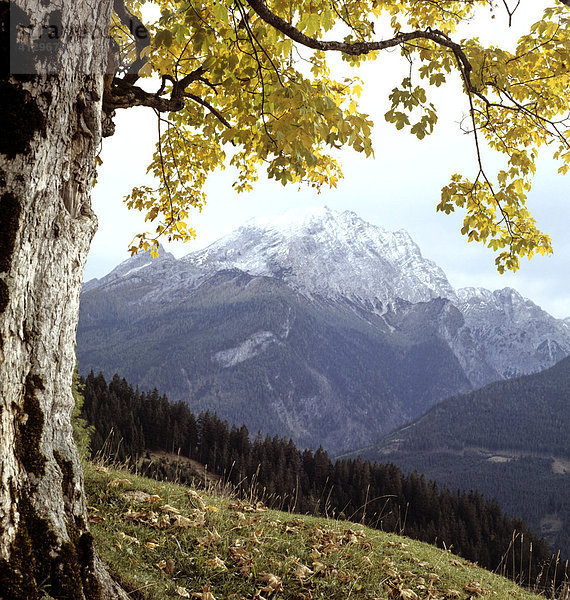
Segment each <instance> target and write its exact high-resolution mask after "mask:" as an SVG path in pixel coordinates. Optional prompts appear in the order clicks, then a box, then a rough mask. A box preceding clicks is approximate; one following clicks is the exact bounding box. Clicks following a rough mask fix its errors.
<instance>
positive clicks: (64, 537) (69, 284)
mask: <svg viewBox="0 0 570 600" xmlns="http://www.w3.org/2000/svg"><path fill="white" fill-rule="evenodd" d="M15 4H16V5H18V6H13V7H12V17H13V18H15V17H17V19H18V22H25V21H26V20H27V21H28V24H29V25H31V26H32V28H33V29H30V30H29V31H31V32H32V36H31V37H32V38H35V39H37V38H39V37H40V36H41V40H43V41H44V42H46V41H47V42H49V43H51V41H52V40H55V42H53V44H54V45H52V46H51V47H50V49H49V52H50V54H49V55H46V54H45V52H44V54H43V55H42V54H40V53H36V54H34V53H29V54H27V55H26V57H27V58H26V57H25V60H24V63H22V64H16V65H14V64H12V73H14V72H16V73H19V74H16V75H12V76H10V75H9V74H7V73H6V72H3V73H2V77H1V79H0V86H1V89H0V109H1V113H2V116H1V117H0V119H1V123H0V136H1V137H0V236H1V237H0V599H3V600H8V599H24V598H25V599H34V598H42V597H45V596H49V597H52V598H73V599H83V598H118V597H126V596H125V595H124V594H123V593H122V592H121V590H120V589H119V588H118V587H117V586H116V585H114V584H113V583H112V582H111V580H110V578H109V576H108V575H107V574H106V572H105V570H104V569H103V568H102V566H101V564H100V562H99V561H98V559H97V558H96V556H95V553H94V549H93V540H92V537H91V534H90V533H89V528H88V523H87V511H86V503H85V497H84V492H83V475H82V471H81V466H80V462H79V457H78V453H77V450H76V448H75V444H74V442H73V438H72V431H71V424H70V416H71V411H72V407H73V397H72V394H71V381H72V372H73V367H74V363H75V329H76V325H77V318H78V306H79V293H80V290H81V282H82V278H83V270H84V265H85V261H86V257H87V252H88V249H89V245H90V242H91V239H92V237H93V234H94V232H95V229H96V218H95V215H94V214H93V212H92V210H91V205H90V191H91V188H92V186H93V182H94V179H95V164H96V162H95V159H96V154H97V152H98V150H99V147H100V143H101V123H102V118H101V102H102V95H103V75H104V72H105V67H106V63H107V56H108V46H109V39H108V35H106V32H107V31H108V27H109V23H110V18H111V11H112V0H82V1H81V2H77V1H76V0H56V1H53V0H50V1H49V2H46V1H44V0H18V2H16V3H15ZM0 6H1V10H2V20H3V21H4V23H5V22H6V19H7V17H8V4H7V3H6V2H2V3H1V4H0ZM12 25H14V23H12ZM79 26H80V27H79ZM46 31H47V32H48V34H49V35H48V36H47V37H46V35H45V32H46ZM12 34H14V27H12ZM22 39H24V43H27V44H28V45H29V39H28V41H27V42H26V39H25V38H22ZM13 41H14V40H13ZM3 42H4V43H3V44H2V46H3V47H2V48H1V49H0V51H1V53H2V55H4V56H5V52H6V45H5V42H6V40H3ZM26 61H27V62H26ZM38 61H43V63H41V64H39V62H38ZM30 68H32V69H31V70H29V69H30ZM34 70H35V74H34ZM22 73H24V74H22ZM25 73H27V74H25Z"/></svg>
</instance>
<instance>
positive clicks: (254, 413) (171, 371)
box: [77, 208, 570, 453]
mask: <svg viewBox="0 0 570 600" xmlns="http://www.w3.org/2000/svg"><path fill="white" fill-rule="evenodd" d="M77 340H78V358H79V364H80V369H81V371H82V372H86V371H89V370H90V369H94V370H96V371H99V370H102V371H103V372H104V373H105V375H107V376H111V375H112V374H114V373H115V372H118V373H119V374H121V375H122V376H124V377H125V378H127V379H128V380H129V381H131V382H133V383H135V384H138V385H140V386H141V387H142V388H149V387H150V388H152V387H155V386H156V387H157V388H158V389H159V390H160V391H161V392H165V393H166V394H167V395H168V396H169V398H170V399H171V400H182V401H185V402H187V403H188V404H190V406H191V407H192V408H193V409H194V410H202V409H212V410H216V412H218V414H220V415H221V416H223V417H224V418H226V419H228V420H229V421H230V422H233V423H237V424H242V423H245V424H246V425H247V426H248V428H249V430H250V431H253V432H256V431H257V430H261V431H262V432H264V433H270V434H278V435H284V436H290V437H292V438H293V439H294V441H295V442H296V443H297V444H298V445H300V446H309V447H313V448H315V447H317V446H318V445H319V444H322V445H323V446H324V447H325V448H326V449H328V450H329V451H331V452H333V453H335V452H339V451H342V450H348V449H354V448H357V447H361V446H363V445H365V444H367V443H370V442H373V441H375V440H376V439H378V438H379V436H380V435H382V434H384V433H387V432H389V431H390V430H392V429H393V428H395V427H397V426H398V425H401V424H402V423H403V422H406V421H409V420H410V419H413V418H415V417H417V416H418V415H420V414H421V413H422V412H424V411H425V410H426V409H428V408H429V407H430V406H432V405H433V404H435V403H437V402H439V401H440V400H442V399H444V398H446V397H448V396H450V395H453V394H457V393H462V392H467V391H469V390H471V389H474V388H476V387H480V386H481V385H484V384H486V383H489V382H491V381H496V380H499V379H503V378H505V377H509V376H512V375H514V374H520V373H530V372H534V371H538V370H540V369H541V368H544V367H546V366H550V365H552V364H554V363H555V362H556V360H558V359H559V358H561V357H562V356H565V355H567V354H569V353H570V326H569V324H568V322H567V321H562V320H557V319H554V318H553V317H552V316H550V315H548V314H547V313H545V312H544V311H542V310H541V309H540V308H539V307H538V306H536V305H534V304H533V303H532V302H530V301H529V300H525V299H523V298H522V297H521V296H519V295H518V294H517V292H515V291H514V290H510V289H505V290H501V291H499V292H489V291H487V290H481V289H477V290H475V289H465V290H458V291H455V290H454V289H453V287H452V286H451V285H450V283H449V282H448V280H447V278H446V276H445V273H444V272H443V271H442V270H441V269H440V268H439V267H438V266H437V265H435V264H434V263H433V262H431V261H429V260H427V259H425V258H424V257H423V256H422V254H421V252H420V250H419V248H418V246H417V245H416V244H415V243H414V242H413V240H412V239H411V238H410V236H409V235H408V234H407V233H406V232H404V231H398V232H388V231H385V230H383V229H381V228H379V227H376V226H373V225H370V224H369V223H366V222H365V221H363V220H362V219H360V218H359V217H358V216H357V215H355V214H354V213H352V212H348V211H347V212H344V213H338V212H334V211H331V210H329V209H326V208H323V209H319V210H313V211H309V212H307V213H305V214H302V215H298V214H294V213H289V214H286V215H284V216H283V217H280V218H278V219H275V220H255V221H251V222H249V223H246V224H245V225H244V226H242V227H240V228H239V229H237V230H236V231H234V232H233V233H231V234H229V235H227V236H225V237H223V238H221V239H220V240H218V241H217V242H215V243H214V244H212V245H210V246H209V247H207V248H206V249H204V250H200V251H198V252H193V253H191V254H189V255H187V256H186V257H184V258H182V259H179V260H177V259H175V258H174V257H173V256H172V255H170V254H168V253H166V252H164V251H161V252H160V257H159V258H158V259H154V260H153V259H151V258H150V257H148V256H146V255H141V256H138V257H135V258H132V259H129V260H127V261H125V262H124V263H122V264H121V265H119V266H118V267H117V268H116V269H115V270H113V271H112V272H111V273H110V274H109V275H107V276H106V277H104V278H102V279H101V280H92V281H90V282H87V283H86V284H85V286H84V291H83V295H82V302H81V311H80V322H79V328H78V337H77Z"/></svg>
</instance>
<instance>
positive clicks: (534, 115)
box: [107, 0, 570, 272]
mask: <svg viewBox="0 0 570 600" xmlns="http://www.w3.org/2000/svg"><path fill="white" fill-rule="evenodd" d="M495 4H496V3H495V2H492V1H490V0H472V1H468V2H466V1H455V2H453V1H439V2H419V1H417V0H407V1H404V2H392V1H378V0H367V1H364V2H361V1H355V0H353V1H347V2H343V3H342V4H337V3H335V2H328V1H327V2H324V1H315V0H311V1H305V2H296V3H294V4H293V3H290V2H285V1H283V0H279V1H274V2H272V3H267V4H266V3H264V2H262V1H261V0H243V1H242V0H238V1H233V0H220V1H216V2H211V1H210V0H203V1H200V2H189V1H183V2H173V1H165V2H160V7H161V16H160V19H158V21H157V22H156V23H154V24H153V25H151V26H150V27H149V30H148V32H149V34H150V35H149V37H148V39H147V40H146V43H139V44H133V43H132V39H131V38H132V36H125V26H126V24H127V22H129V23H131V22H132V20H131V19H132V15H130V16H128V15H127V12H128V11H127V12H125V14H124V15H123V18H122V19H118V20H117V22H116V24H115V25H116V29H115V30H116V32H117V39H118V41H119V44H120V45H121V46H122V48H123V50H124V51H123V61H124V64H125V65H129V64H133V63H135V62H136V61H138V63H139V64H137V69H139V67H140V69H139V70H138V76H148V77H152V76H159V77H160V78H161V81H162V85H161V86H160V89H159V90H158V92H157V93H155V94H151V93H147V92H143V91H142V90H141V89H140V88H138V87H137V86H136V85H134V82H135V81H136V78H137V75H135V76H134V77H133V76H132V74H131V75H128V74H127V75H126V76H125V77H124V78H123V79H121V78H116V79H115V80H114V83H113V84H112V85H111V86H110V88H109V93H108V96H107V107H108V108H119V107H127V106H133V105H146V106H151V107H152V108H153V109H154V110H155V111H156V112H157V115H159V119H160V124H159V129H160V132H161V134H160V143H159V145H158V147H157V151H156V153H155V155H154V159H153V161H152V163H151V165H150V167H149V169H150V170H151V171H152V173H153V174H154V175H156V176H157V178H158V179H159V180H160V181H161V185H160V187H159V188H158V189H151V188H150V187H148V186H141V187H138V188H135V189H134V190H133V191H132V193H131V194H130V196H129V197H128V199H127V204H128V206H129V207H131V208H135V209H138V210H141V211H144V212H145V213H146V216H147V219H148V220H151V221H152V220H155V219H157V218H159V224H158V226H157V228H156V231H155V232H153V234H140V235H139V236H138V237H137V239H136V240H135V243H134V245H133V246H132V248H131V251H132V252H135V251H137V250H138V249H139V248H143V249H145V250H148V249H149V248H152V246H153V244H154V245H156V244H157V241H156V238H157V236H160V235H166V236H168V237H169V238H171V239H180V240H187V239H188V238H189V237H191V236H192V235H193V233H194V232H193V230H192V229H191V227H190V225H189V210H188V209H189V207H190V206H195V207H201V206H203V204H204V202H205V196H204V192H203V185H204V183H205V180H206V177H207V175H208V174H209V173H211V172H212V171H213V170H215V169H216V168H218V167H222V166H223V165H224V163H225V161H226V159H227V158H228V157H229V162H230V164H232V165H233V166H235V167H236V168H237V169H238V173H239V175H238V178H237V181H236V183H235V187H236V189H237V190H238V191H244V190H249V189H251V186H252V184H253V182H254V181H255V180H256V178H257V177H258V173H259V171H260V169H262V170H265V171H266V173H267V175H268V176H269V177H270V178H273V179H276V180H277V181H280V182H282V183H283V184H286V183H291V182H293V183H297V182H307V183H308V184H309V185H312V186H314V187H317V188H320V187H321V186H324V185H328V186H333V187H334V186H335V185H336V184H337V182H338V179H339V178H340V177H341V168H340V165H339V164H338V162H337V160H336V159H335V153H334V150H335V149H336V148H339V147H341V146H348V147H351V148H353V149H354V150H356V151H358V152H362V153H364V154H366V155H367V156H370V155H372V153H373V149H372V144H371V138H370V136H371V131H372V125H373V124H372V121H371V119H370V117H369V116H368V115H366V114H363V113H361V112H360V111H359V108H358V97H359V96H360V94H361V92H362V89H363V86H364V82H363V81H362V80H361V79H359V77H358V75H357V74H354V75H352V76H350V77H343V78H339V79H335V77H334V75H333V73H332V69H331V67H330V65H329V62H330V61H328V56H327V54H330V53H331V52H337V53H340V54H341V55H342V58H343V59H344V60H345V61H347V62H348V63H349V64H351V65H353V66H358V65H360V64H361V63H362V62H363V61H366V60H374V59H375V58H376V57H377V56H379V55H380V54H381V52H382V50H386V49H389V48H394V47H398V48H400V50H401V52H402V54H403V55H404V56H405V57H406V58H407V59H408V60H409V64H410V70H409V73H406V74H405V77H404V78H403V80H402V82H401V84H400V85H399V86H398V87H397V88H395V89H394V90H393V91H392V93H391V94H390V98H389V99H390V102H391V107H390V109H389V110H388V111H387V112H386V115H385V118H386V119H387V120H388V121H389V122H391V123H393V124H394V125H395V127H396V128H397V129H408V130H409V131H410V133H411V134H413V135H415V136H417V137H418V138H419V139H422V138H424V137H425V136H426V135H429V134H430V133H431V132H432V131H433V129H434V126H435V124H436V122H437V120H438V114H437V110H436V107H435V106H434V104H433V103H431V102H430V100H429V88H430V87H432V86H435V87H440V86H442V85H445V84H446V83H447V82H448V80H450V79H452V75H453V73H454V72H457V73H459V75H460V77H461V80H462V85H463V91H464V93H465V94H464V102H465V106H466V113H467V117H466V119H465V126H466V127H467V128H468V129H469V131H470V132H471V134H472V137H473V142H474V152H475V153H476V155H477V160H478V165H479V168H478V172H476V173H474V176H465V175H462V174H455V175H453V176H452V177H451V181H450V182H449V183H448V184H447V185H445V186H444V187H443V189H442V194H441V200H440V202H439V204H438V206H437V209H438V210H440V211H443V212H445V213H450V212H452V211H454V210H456V209H458V208H461V209H463V210H464V212H465V217H464V221H463V227H462V230H461V231H462V233H463V234H465V235H467V236H468V239H469V240H475V241H480V242H483V243H485V244H486V245H487V246H489V247H490V248H491V249H492V250H494V251H495V253H496V264H497V268H498V270H499V271H501V272H502V271H504V270H505V268H508V269H512V270H516V269H517V268H518V266H519V258H520V257H522V256H528V257H530V256H532V255H533V254H534V253H537V252H538V253H550V252H551V251H552V248H551V244H550V239H549V237H548V236H547V235H545V234H544V233H542V232H540V231H539V230H538V229H537V227H536V223H535V221H534V219H533V217H532V215H531V214H530V213H529V211H528V209H527V207H526V198H527V194H528V192H529V190H530V188H531V182H532V176H533V174H534V172H535V169H536V166H535V165H536V159H537V157H538V154H539V151H540V150H542V149H543V148H544V147H547V146H551V147H552V148H553V149H554V150H553V151H554V157H555V158H556V159H558V160H559V161H560V163H561V164H560V169H559V170H560V172H561V173H564V172H566V171H567V169H568V164H569V162H570V142H569V133H568V123H569V122H568V111H569V104H568V97H567V94H566V89H567V85H568V67H567V65H568V64H570V63H569V61H570V56H569V52H570V50H569V44H568V27H567V12H568V11H567V8H566V7H565V6H563V5H562V4H557V5H553V6H549V7H546V8H545V10H544V14H543V18H542V19H541V20H540V21H538V22H537V23H535V24H534V25H533V26H532V27H531V28H530V31H529V32H528V33H527V34H526V35H523V36H522V37H521V38H520V40H519V42H518V44H517V46H516V50H515V51H514V52H509V51H507V50H504V49H501V48H500V47H498V46H490V47H484V46H482V45H481V44H480V43H479V42H478V40H477V38H471V39H463V40H461V41H456V40H454V35H455V34H457V31H458V28H460V27H461V26H463V25H464V24H465V22H466V21H468V20H469V19H471V18H472V17H473V16H474V15H476V14H477V11H481V9H484V8H487V9H488V8H495ZM504 6H505V9H506V11H507V13H508V17H509V19H512V18H513V17H514V14H515V11H516V8H517V7H518V4H517V5H516V6H513V7H509V5H508V4H507V3H506V2H504ZM141 7H142V2H141V1H140V0H133V1H132V2H130V3H129V8H130V10H132V11H133V13H137V14H139V15H140V12H139V11H140V10H141ZM137 19H138V17H137ZM131 29H132V28H131ZM380 29H381V30H382V31H381V32H380V31H376V30H380ZM341 30H342V31H343V33H341V34H340V35H341V36H342V41H324V40H323V38H326V37H335V36H338V35H339V31H341ZM127 38H128V39H127ZM374 38H382V41H371V40H373V39H374ZM139 42H140V40H139ZM135 90H136V93H135ZM164 113H169V115H168V116H167V117H165V116H163V114H164ZM487 147H488V148H490V149H491V150H493V151H496V152H497V153H499V154H501V155H503V167H502V168H501V169H499V170H498V171H497V172H496V173H489V172H488V171H487V170H486V169H485V165H484V162H483V150H484V148H487Z"/></svg>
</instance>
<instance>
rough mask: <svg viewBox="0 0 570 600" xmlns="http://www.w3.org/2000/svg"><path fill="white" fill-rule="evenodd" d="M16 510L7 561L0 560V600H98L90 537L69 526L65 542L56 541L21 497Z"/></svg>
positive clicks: (40, 518) (29, 503) (50, 529)
mask: <svg viewBox="0 0 570 600" xmlns="http://www.w3.org/2000/svg"><path fill="white" fill-rule="evenodd" d="M18 508H19V514H20V522H19V525H18V532H17V534H16V538H15V540H14V543H13V544H12V549H11V556H10V561H5V560H2V561H0V590H1V591H2V600H39V599H40V598H42V597H45V595H46V594H47V595H49V597H51V598H54V599H55V600H64V599H66V600H101V589H100V586H99V583H98V581H97V578H96V576H95V566H94V560H95V556H94V550H93V538H92V536H91V534H90V533H89V532H83V533H81V532H80V531H79V530H78V529H77V528H76V527H75V526H69V527H68V534H69V541H67V542H60V541H59V540H58V538H57V536H56V535H55V533H54V532H53V529H52V527H51V525H50V523H49V521H48V520H47V519H45V518H42V517H40V516H39V515H38V514H37V512H36V510H35V509H34V508H33V506H32V504H31V502H30V501H29V499H28V498H26V497H25V496H24V495H21V496H20V499H19V502H18Z"/></svg>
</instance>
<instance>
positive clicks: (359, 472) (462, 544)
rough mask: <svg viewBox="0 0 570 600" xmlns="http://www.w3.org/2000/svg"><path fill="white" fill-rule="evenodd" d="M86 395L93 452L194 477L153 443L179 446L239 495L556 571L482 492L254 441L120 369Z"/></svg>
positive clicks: (94, 380)
mask: <svg viewBox="0 0 570 600" xmlns="http://www.w3.org/2000/svg"><path fill="white" fill-rule="evenodd" d="M83 394H84V397H85V401H84V405H83V415H84V416H85V418H86V419H87V420H88V422H89V423H90V424H91V425H93V426H94V428H95V432H94V435H93V438H92V452H93V453H97V452H98V451H100V450H101V449H102V447H103V446H104V445H106V451H107V453H108V455H110V456H111V457H112V458H116V459H118V460H121V461H125V460H126V461H128V462H130V463H131V464H132V465H135V464H136V465H137V466H138V467H139V468H141V469H143V470H145V471H146V472H147V473H150V474H154V476H157V477H166V478H168V477H170V478H174V477H177V478H178V479H181V480H184V478H185V477H187V478H189V479H190V478H192V477H194V476H195V473H194V472H192V471H191V470H188V471H187V472H185V471H184V469H183V468H181V467H180V465H177V466H176V467H173V466H172V464H171V463H169V462H168V461H165V460H162V461H158V462H155V463H152V462H151V461H150V460H149V459H150V455H149V454H148V451H157V450H160V451H167V452H174V453H179V454H180V455H181V456H185V457H188V458H192V459H194V460H197V461H199V462H200V463H201V464H203V465H207V469H208V471H210V472H212V473H214V474H218V475H220V476H223V477H224V478H225V480H226V481H228V482H230V483H232V484H233V485H234V486H235V488H236V491H237V493H244V494H249V493H250V492H251V490H252V488H254V489H256V490H257V491H258V492H259V493H260V494H263V496H264V498H265V500H266V502H269V503H273V504H274V505H276V506H279V507H280V508H285V509H289V510H294V511H298V512H302V513H312V514H318V515H329V516H339V517H344V518H349V519H352V520H355V521H358V522H364V523H367V524H370V525H372V526H374V527H378V528H382V529H384V530H387V531H396V532H403V533H405V534H406V535H408V536H410V537H413V538H416V539H420V540H423V541H427V542H430V543H434V544H437V545H439V546H442V545H445V547H447V548H451V549H452V551H454V552H456V553H457V554H460V555H462V556H464V557H465V558H468V559H470V560H473V561H477V562H478V563H479V564H481V565H482V566H485V567H487V568H490V569H497V568H501V569H504V570H505V572H506V573H508V574H510V575H511V576H513V575H514V576H515V577H520V578H529V577H530V579H531V580H533V581H534V580H536V578H537V577H538V576H539V573H540V572H541V569H542V575H541V576H543V577H544V576H546V577H548V576H550V577H552V574H553V573H552V571H551V570H550V568H549V567H548V566H547V567H544V565H545V564H546V565H548V564H549V561H550V560H551V556H550V554H549V551H548V549H547V546H546V544H545V543H544V542H543V541H540V540H539V539H538V538H537V536H536V535H535V534H534V533H532V532H531V531H530V530H529V529H528V528H527V527H526V525H525V524H524V522H523V521H522V520H520V519H511V518H509V517H508V516H507V515H505V514H504V513H503V512H502V510H501V508H500V506H499V504H498V503H497V502H495V501H490V500H487V499H485V498H484V497H483V496H482V495H481V494H479V493H478V492H473V491H472V492H469V493H459V492H452V491H450V490H449V489H447V488H441V489H439V488H438V486H437V485H436V484H435V483H434V482H431V481H426V479H425V478H424V477H423V476H421V475H418V474H417V473H410V474H409V475H407V476H405V475H404V474H403V473H402V471H401V470H400V469H399V468H398V467H396V466H394V465H392V464H372V463H370V462H369V461H362V460H360V459H354V460H352V459H344V460H337V461H336V462H334V463H333V462H332V461H331V460H330V458H329V457H328V455H327V453H326V452H324V451H323V450H322V449H319V450H317V451H316V452H312V451H310V450H305V451H300V450H299V449H297V448H296V447H295V445H294V444H293V443H292V442H291V441H290V440H284V439H279V438H277V437H273V438H270V437H265V438H262V437H261V436H257V437H256V438H255V440H253V441H251V440H250V438H249V433H248V431H247V429H246V428H245V427H241V428H238V427H235V426H234V427H232V428H231V429H230V428H229V427H228V425H227V423H226V422H223V421H222V420H220V419H219V418H218V417H217V416H215V415H213V414H211V413H209V412H206V413H201V414H200V415H198V416H197V417H196V416H195V415H193V414H192V413H191V412H190V411H189V409H188V407H187V406H186V405H185V404H183V403H176V404H171V403H170V402H169V401H168V399H167V397H166V396H164V395H160V394H159V392H158V391H157V390H154V391H152V392H150V393H145V392H139V391H138V390H135V389H133V387H132V386H130V385H129V384H128V383H127V382H126V381H125V380H124V379H121V378H120V377H118V376H115V377H113V379H112V380H111V381H110V383H109V384H108V385H107V382H106V381H105V379H104V377H103V376H102V375H99V376H95V375H93V374H90V375H89V376H88V377H87V378H86V379H85V380H84V390H83ZM513 541H514V543H513ZM531 545H532V554H531V553H530V552H529V550H530V547H531ZM511 554H512V559H511ZM507 555H508V556H509V560H508V564H506V561H505V557H506V556H507ZM543 567H544V568H543ZM548 573H549V574H548Z"/></svg>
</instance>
